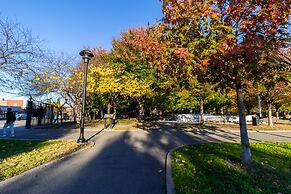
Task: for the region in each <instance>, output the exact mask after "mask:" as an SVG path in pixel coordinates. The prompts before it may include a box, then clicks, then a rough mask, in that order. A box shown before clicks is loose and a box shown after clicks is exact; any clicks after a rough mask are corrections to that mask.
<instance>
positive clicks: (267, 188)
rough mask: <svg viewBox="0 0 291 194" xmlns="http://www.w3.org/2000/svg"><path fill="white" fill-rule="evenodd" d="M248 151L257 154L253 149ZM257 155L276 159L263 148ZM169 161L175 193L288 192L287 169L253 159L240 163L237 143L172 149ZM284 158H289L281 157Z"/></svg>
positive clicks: (255, 149) (287, 158)
mask: <svg viewBox="0 0 291 194" xmlns="http://www.w3.org/2000/svg"><path fill="white" fill-rule="evenodd" d="M252 150H253V155H257V148H255V147H252ZM260 154H261V156H260V157H262V156H263V157H265V158H268V159H269V160H270V161H271V160H274V159H275V158H277V155H276V154H274V155H270V154H269V153H268V152H267V151H266V152H262V151H261V150H260ZM185 160H186V161H188V162H184V161H185ZM173 161H174V165H173V170H174V179H175V183H177V185H176V186H177V187H176V188H177V193H191V192H193V191H195V192H199V193H279V192H280V193H288V187H289V189H290V185H288V184H290V180H291V173H290V171H289V172H285V171H282V170H281V169H273V168H270V167H268V166H266V165H262V164H261V163H260V162H259V161H257V160H255V161H254V162H253V163H252V164H250V165H245V164H242V162H241V159H240V144H229V143H222V144H200V145H194V146H186V147H183V148H181V149H180V150H178V151H176V152H174V157H173ZM284 161H286V162H287V161H290V157H286V158H285V159H281V162H284ZM290 163H291V161H290ZM290 163H289V164H290ZM286 165H287V166H288V164H286V163H285V166H286ZM277 167H278V166H277ZM289 191H290V190H289Z"/></svg>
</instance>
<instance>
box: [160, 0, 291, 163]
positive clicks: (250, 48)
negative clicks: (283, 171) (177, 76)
mask: <svg viewBox="0 0 291 194" xmlns="http://www.w3.org/2000/svg"><path fill="white" fill-rule="evenodd" d="M162 2H163V12H164V14H165V17H164V21H165V23H166V24H167V26H168V28H169V29H170V32H168V34H173V35H172V37H174V38H173V39H172V40H173V41H175V42H177V43H178V44H180V45H181V46H182V47H185V48H187V49H188V51H189V52H190V53H192V54H193V63H192V65H193V66H195V67H200V69H198V70H199V71H200V72H203V73H202V74H200V75H203V76H204V77H208V78H210V79H209V80H211V81H212V82H218V83H220V84H221V86H224V87H225V86H228V87H232V88H234V89H235V90H236V94H237V106H238V111H239V118H240V133H241V144H242V160H243V161H244V162H246V163H248V162H251V161H252V157H251V150H250V145H249V138H248V134H247V127H246V120H245V105H244V101H243V88H244V83H245V81H246V80H248V81H253V82H259V81H260V80H261V78H262V77H263V76H264V74H265V72H268V71H269V70H272V71H273V70H274V69H277V68H281V65H280V64H278V63H270V61H271V60H273V57H272V55H271V54H270V53H274V52H277V51H278V50H279V49H280V48H283V47H286V46H288V45H287V38H288V37H290V35H289V34H288V30H287V29H288V28H287V25H288V17H289V10H290V3H289V1H286V0H232V1H229V0H210V1H206V0H190V1H189V0H162Z"/></svg>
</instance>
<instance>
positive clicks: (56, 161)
mask: <svg viewBox="0 0 291 194" xmlns="http://www.w3.org/2000/svg"><path fill="white" fill-rule="evenodd" d="M90 143H92V146H88V147H85V148H82V149H80V150H77V151H75V152H72V153H70V154H67V155H64V156H62V157H61V158H57V159H54V160H52V161H49V162H47V163H43V164H42V165H40V166H36V167H34V168H32V169H29V170H27V171H24V172H23V173H21V174H18V175H15V176H12V177H10V178H7V179H5V180H3V181H0V186H2V185H5V184H8V183H10V182H12V181H14V179H18V178H21V177H25V176H26V175H28V174H31V173H33V172H35V171H37V170H40V169H43V168H48V167H50V166H51V165H53V164H56V163H58V162H60V161H62V160H67V159H69V158H71V157H73V156H75V155H77V154H79V153H81V152H83V151H85V150H87V149H89V148H92V147H94V146H95V143H94V142H93V141H90Z"/></svg>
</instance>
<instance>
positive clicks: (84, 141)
mask: <svg viewBox="0 0 291 194" xmlns="http://www.w3.org/2000/svg"><path fill="white" fill-rule="evenodd" d="M77 143H86V139H85V138H84V137H79V139H78V140H77Z"/></svg>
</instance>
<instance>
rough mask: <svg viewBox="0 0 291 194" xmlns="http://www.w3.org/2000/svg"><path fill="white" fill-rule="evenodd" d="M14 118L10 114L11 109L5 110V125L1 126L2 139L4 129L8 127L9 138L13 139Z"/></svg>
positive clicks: (4, 135) (11, 113) (4, 132)
mask: <svg viewBox="0 0 291 194" xmlns="http://www.w3.org/2000/svg"><path fill="white" fill-rule="evenodd" d="M15 120H16V118H15V116H14V114H13V112H12V109H11V108H7V113H6V123H5V124H4V126H3V137H6V129H7V127H9V129H10V134H11V137H14V122H15Z"/></svg>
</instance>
